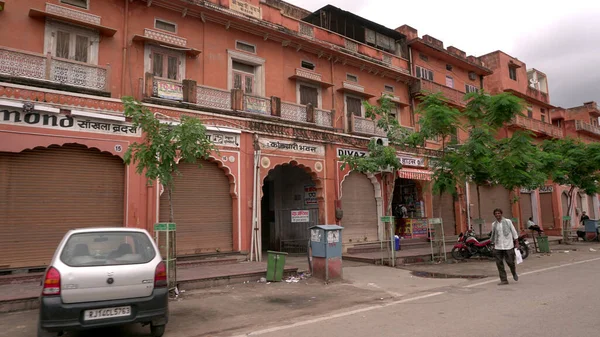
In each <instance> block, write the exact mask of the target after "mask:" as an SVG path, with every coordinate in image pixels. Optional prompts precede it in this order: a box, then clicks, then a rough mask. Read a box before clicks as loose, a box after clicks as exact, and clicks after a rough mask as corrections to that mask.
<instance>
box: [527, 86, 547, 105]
mask: <svg viewBox="0 0 600 337" xmlns="http://www.w3.org/2000/svg"><path fill="white" fill-rule="evenodd" d="M527 96H529V97H532V98H534V99H536V100H538V101H540V102H544V103H546V104H550V99H549V98H548V94H546V93H544V92H542V91H539V90H537V89H535V88H532V87H527Z"/></svg>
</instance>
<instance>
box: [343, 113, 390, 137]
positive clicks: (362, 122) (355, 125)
mask: <svg viewBox="0 0 600 337" xmlns="http://www.w3.org/2000/svg"><path fill="white" fill-rule="evenodd" d="M350 129H351V131H352V133H354V134H357V135H363V136H380V137H385V136H387V134H386V132H385V131H383V130H382V129H380V128H378V127H377V122H375V121H373V120H371V119H370V118H364V117H359V116H354V115H352V120H351V127H350Z"/></svg>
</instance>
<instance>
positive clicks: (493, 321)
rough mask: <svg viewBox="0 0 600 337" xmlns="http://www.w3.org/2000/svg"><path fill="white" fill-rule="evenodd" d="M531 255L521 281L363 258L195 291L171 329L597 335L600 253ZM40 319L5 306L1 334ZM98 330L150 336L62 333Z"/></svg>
mask: <svg viewBox="0 0 600 337" xmlns="http://www.w3.org/2000/svg"><path fill="white" fill-rule="evenodd" d="M526 263H527V265H526V266H523V267H522V268H521V271H522V272H521V276H520V280H519V282H511V283H510V285H508V286H498V285H497V283H498V279H497V278H495V277H488V278H484V279H476V280H465V279H427V278H420V277H416V276H413V275H412V274H411V272H410V271H407V270H400V269H394V268H389V267H376V266H372V265H357V266H351V267H348V268H344V277H345V281H344V282H336V283H333V284H329V285H324V284H323V283H322V282H320V281H318V280H316V279H309V280H305V281H301V282H299V283H285V282H282V283H271V284H262V283H252V284H236V285H230V286H223V287H216V288H211V289H205V290H198V291H191V292H188V293H186V294H185V296H184V297H183V298H182V299H180V300H179V301H174V302H172V303H171V321H170V322H169V325H168V327H167V333H166V334H165V337H204V336H211V337H216V336H218V337H230V336H236V337H242V336H264V337H275V336H290V337H294V336H302V337H306V336H317V337H318V336H326V337H331V336H368V337H376V336H377V337H379V336H382V337H386V336H390V337H391V336H394V337H397V336H411V337H413V336H414V337H419V336H428V337H429V336H464V335H469V334H473V335H483V336H486V337H489V336H528V337H529V336H544V337H553V336H557V337H558V336H561V337H563V336H597V335H598V333H599V332H600V324H598V321H599V320H600V315H599V314H600V312H599V311H598V307H599V303H600V292H599V291H598V288H600V286H599V285H598V280H600V253H597V252H595V251H594V252H591V251H581V252H576V253H575V252H571V253H568V254H558V253H556V254H552V256H546V257H544V258H536V259H533V260H531V261H527V262H526ZM438 267H440V266H438ZM457 267H460V268H462V269H465V270H476V269H478V268H483V267H485V268H490V267H493V264H490V265H483V264H481V263H475V264H472V265H471V264H467V265H465V266H460V265H458V266H457ZM486 270H487V269H486ZM453 274H455V273H453ZM36 323H37V311H36V310H32V311H25V312H16V313H9V314H2V315H0V326H2V329H0V337H3V336H7V337H8V336H10V337H32V336H35V328H36ZM100 336H102V337H104V336H113V337H119V336H124V337H143V336H144V337H145V336H149V329H148V327H140V326H139V325H131V326H126V327H123V328H115V329H102V330H95V331H86V332H83V333H69V334H66V335H65V337H100Z"/></svg>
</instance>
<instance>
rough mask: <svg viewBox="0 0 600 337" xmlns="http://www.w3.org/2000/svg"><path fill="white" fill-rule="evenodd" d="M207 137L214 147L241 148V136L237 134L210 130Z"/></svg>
mask: <svg viewBox="0 0 600 337" xmlns="http://www.w3.org/2000/svg"><path fill="white" fill-rule="evenodd" d="M206 135H207V137H208V139H209V140H210V141H211V142H212V143H213V144H214V145H220V146H230V147H240V135H239V134H237V133H229V132H220V131H210V130H208V131H206Z"/></svg>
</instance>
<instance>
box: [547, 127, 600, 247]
mask: <svg viewBox="0 0 600 337" xmlns="http://www.w3.org/2000/svg"><path fill="white" fill-rule="evenodd" d="M542 149H543V155H542V163H543V170H544V172H546V173H547V174H548V175H549V177H550V179H552V181H554V182H555V183H557V184H559V185H564V186H568V187H569V190H568V192H567V196H568V197H569V199H568V202H567V216H569V217H570V216H571V214H572V208H573V193H574V192H575V190H576V189H579V190H582V191H584V192H585V193H586V194H587V195H594V194H597V193H598V192H600V185H599V182H600V144H599V143H592V144H585V143H583V142H581V141H579V140H576V139H571V138H565V139H553V140H547V141H545V142H544V143H543V144H542ZM568 228H569V221H568V220H567V221H565V222H564V225H563V229H564V230H563V238H564V239H565V242H567V240H566V239H567V237H566V236H567V234H568V233H567V231H566V230H567V229H568Z"/></svg>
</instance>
